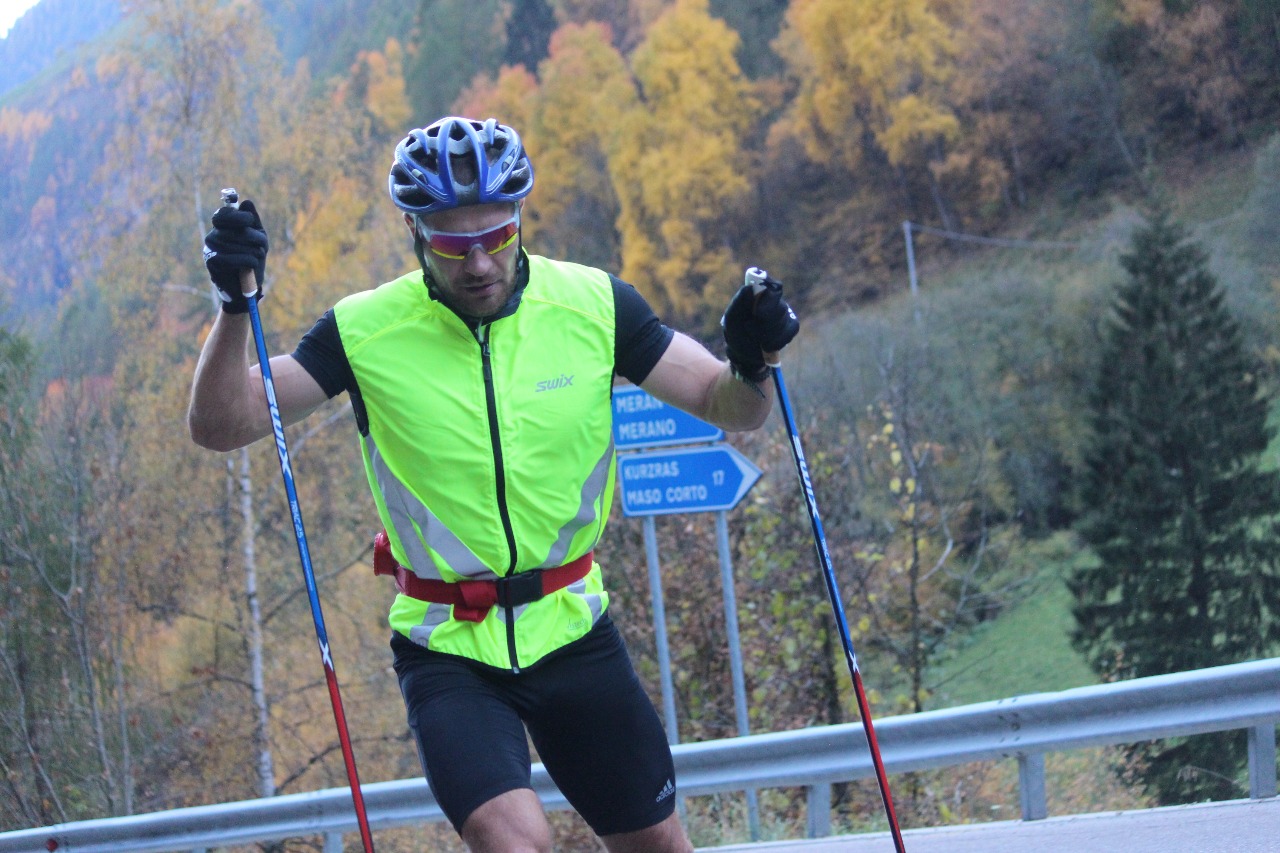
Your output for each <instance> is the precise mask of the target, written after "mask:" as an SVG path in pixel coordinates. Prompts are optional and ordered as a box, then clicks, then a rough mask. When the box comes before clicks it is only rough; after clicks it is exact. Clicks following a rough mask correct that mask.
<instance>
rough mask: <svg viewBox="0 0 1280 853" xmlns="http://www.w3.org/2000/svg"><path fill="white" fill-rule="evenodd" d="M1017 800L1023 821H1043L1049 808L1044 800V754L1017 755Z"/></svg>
mask: <svg viewBox="0 0 1280 853" xmlns="http://www.w3.org/2000/svg"><path fill="white" fill-rule="evenodd" d="M1018 799H1019V801H1020V802H1021V804H1022V819H1023V820H1044V819H1045V818H1046V817H1048V816H1049V808H1048V806H1046V805H1045V799H1044V753H1043V752H1032V753H1029V754H1024V753H1018Z"/></svg>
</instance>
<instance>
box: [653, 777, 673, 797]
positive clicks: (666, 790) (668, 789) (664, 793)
mask: <svg viewBox="0 0 1280 853" xmlns="http://www.w3.org/2000/svg"><path fill="white" fill-rule="evenodd" d="M675 792H676V786H675V783H674V782H672V781H671V780H670V779H668V780H667V784H665V785H663V786H662V790H661V791H659V792H658V796H656V797H654V800H653V801H654V802H655V803H660V802H662V801H663V800H665V799H666V798H667V797H669V796H671V795H672V794H674V793H675Z"/></svg>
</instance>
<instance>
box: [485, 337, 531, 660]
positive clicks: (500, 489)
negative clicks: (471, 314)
mask: <svg viewBox="0 0 1280 853" xmlns="http://www.w3.org/2000/svg"><path fill="white" fill-rule="evenodd" d="M476 340H477V341H479V342H480V361H481V364H482V365H483V367H484V397H485V407H486V408H487V409H488V414H489V441H490V443H491V444H492V445H493V471H494V481H495V486H496V487H497V494H498V517H499V518H501V519H502V532H503V533H504V534H505V535H506V537H507V552H508V553H509V554H510V555H511V562H510V563H509V564H508V566H507V571H506V574H505V575H504V577H509V576H510V575H511V574H512V573H513V572H514V571H515V570H516V534H515V531H514V530H513V529H512V527H511V513H510V511H509V510H508V509H507V475H506V470H505V468H504V467H503V463H502V443H501V441H500V440H499V435H498V396H497V393H496V391H495V390H494V387H493V364H492V361H491V359H490V353H489V325H488V324H487V323H486V324H481V325H479V326H477V327H476ZM505 610H506V617H507V620H506V621H507V657H508V658H510V660H511V671H512V672H519V671H520V663H519V660H520V659H519V658H518V657H516V616H515V608H513V607H510V606H508V607H506V608H505Z"/></svg>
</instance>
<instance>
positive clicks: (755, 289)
mask: <svg viewBox="0 0 1280 853" xmlns="http://www.w3.org/2000/svg"><path fill="white" fill-rule="evenodd" d="M744 284H746V285H747V286H748V287H750V288H751V292H752V293H754V294H755V295H756V299H759V298H760V296H761V294H763V293H764V292H765V291H766V290H782V285H781V284H779V283H778V282H776V281H774V280H773V279H771V278H769V273H767V272H766V271H764V270H762V269H760V267H750V268H748V269H747V273H746V280H745V281H744ZM764 363H765V364H767V365H768V366H769V367H781V366H782V353H780V352H766V353H764Z"/></svg>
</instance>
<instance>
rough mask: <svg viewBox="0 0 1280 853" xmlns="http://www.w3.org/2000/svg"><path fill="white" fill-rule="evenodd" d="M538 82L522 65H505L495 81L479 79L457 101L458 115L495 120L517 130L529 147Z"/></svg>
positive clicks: (455, 108) (456, 111) (479, 77)
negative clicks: (530, 126)
mask: <svg viewBox="0 0 1280 853" xmlns="http://www.w3.org/2000/svg"><path fill="white" fill-rule="evenodd" d="M537 91H538V81H537V80H536V79H534V76H533V75H532V74H530V73H529V70H528V69H527V68H525V67H524V66H523V65H504V66H502V68H501V69H500V70H499V71H498V76H497V78H496V79H494V80H489V79H487V78H485V77H484V76H483V75H481V76H478V77H476V78H475V80H473V81H472V82H471V85H470V86H468V87H467V89H466V90H465V91H464V92H463V93H462V94H461V95H460V96H459V97H458V100H457V101H455V102H454V112H455V113H456V114H457V115H462V116H468V117H471V118H475V119H479V120H481V121H483V120H485V119H489V118H496V119H497V120H498V121H499V122H500V123H502V124H505V125H508V126H509V127H514V128H515V129H516V130H517V131H518V132H519V133H520V136H521V139H522V140H523V142H524V144H525V147H526V148H527V147H528V144H529V139H528V131H527V128H528V126H529V122H530V120H531V118H532V116H533V112H534V110H533V106H532V104H533V99H534V98H535V97H536V95H537Z"/></svg>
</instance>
